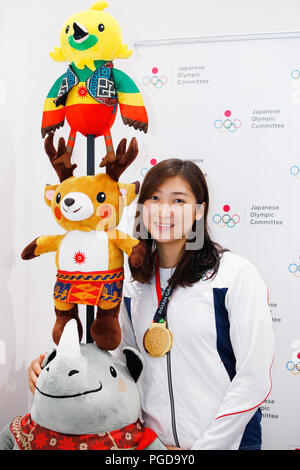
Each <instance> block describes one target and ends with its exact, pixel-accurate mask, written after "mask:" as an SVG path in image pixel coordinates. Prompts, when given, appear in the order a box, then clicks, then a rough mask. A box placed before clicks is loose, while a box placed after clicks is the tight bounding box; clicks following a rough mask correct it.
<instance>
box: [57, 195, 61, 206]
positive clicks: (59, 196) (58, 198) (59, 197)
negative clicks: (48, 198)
mask: <svg viewBox="0 0 300 470" xmlns="http://www.w3.org/2000/svg"><path fill="white" fill-rule="evenodd" d="M60 200H61V194H60V193H58V194H57V195H56V203H57V204H59V203H60Z"/></svg>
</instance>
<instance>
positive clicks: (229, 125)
mask: <svg viewBox="0 0 300 470" xmlns="http://www.w3.org/2000/svg"><path fill="white" fill-rule="evenodd" d="M241 125H242V123H241V121H240V120H239V119H234V121H231V119H225V120H224V121H221V119H217V120H216V121H215V122H214V126H215V128H216V129H218V130H220V131H223V132H226V130H227V131H228V132H230V133H233V132H235V131H237V129H239V127H241Z"/></svg>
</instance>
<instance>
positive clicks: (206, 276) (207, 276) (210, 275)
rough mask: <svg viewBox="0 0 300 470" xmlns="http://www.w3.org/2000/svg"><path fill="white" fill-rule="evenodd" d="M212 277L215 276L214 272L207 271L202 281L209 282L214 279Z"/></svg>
mask: <svg viewBox="0 0 300 470" xmlns="http://www.w3.org/2000/svg"><path fill="white" fill-rule="evenodd" d="M212 275H213V273H212V271H207V272H206V273H204V274H203V276H202V277H201V279H200V281H208V280H209V279H210V278H211V277H212Z"/></svg>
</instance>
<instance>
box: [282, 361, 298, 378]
mask: <svg viewBox="0 0 300 470" xmlns="http://www.w3.org/2000/svg"><path fill="white" fill-rule="evenodd" d="M285 367H286V368H287V370H288V371H289V372H291V373H292V374H293V375H298V374H300V362H297V363H295V362H294V361H288V362H287V363H286V365H285Z"/></svg>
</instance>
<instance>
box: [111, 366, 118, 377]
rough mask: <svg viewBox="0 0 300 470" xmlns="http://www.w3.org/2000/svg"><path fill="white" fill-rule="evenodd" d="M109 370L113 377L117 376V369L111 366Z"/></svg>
mask: <svg viewBox="0 0 300 470" xmlns="http://www.w3.org/2000/svg"><path fill="white" fill-rule="evenodd" d="M109 370H110V373H111V375H112V376H113V377H117V371H116V369H115V368H114V367H112V366H111V367H110V369H109Z"/></svg>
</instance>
